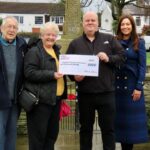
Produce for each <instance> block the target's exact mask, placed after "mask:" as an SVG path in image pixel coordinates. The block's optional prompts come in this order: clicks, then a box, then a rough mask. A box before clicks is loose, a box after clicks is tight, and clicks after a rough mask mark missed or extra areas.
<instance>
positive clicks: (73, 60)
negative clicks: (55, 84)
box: [59, 54, 99, 76]
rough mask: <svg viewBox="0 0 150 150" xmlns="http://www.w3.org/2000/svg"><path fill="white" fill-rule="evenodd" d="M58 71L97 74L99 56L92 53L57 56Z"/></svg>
mask: <svg viewBox="0 0 150 150" xmlns="http://www.w3.org/2000/svg"><path fill="white" fill-rule="evenodd" d="M59 72H60V73H62V74H64V75H83V76H98V73H99V58H98V56H94V55H71V54H62V55H60V56H59Z"/></svg>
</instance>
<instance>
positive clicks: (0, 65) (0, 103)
mask: <svg viewBox="0 0 150 150" xmlns="http://www.w3.org/2000/svg"><path fill="white" fill-rule="evenodd" d="M16 49H17V51H16V54H17V56H16V58H17V72H16V77H15V89H14V92H15V94H14V95H15V98H14V102H15V103H16V101H17V98H18V95H19V93H20V90H21V87H22V83H23V60H24V53H25V52H26V50H27V44H26V42H25V40H24V39H23V38H21V37H17V38H16ZM7 82H8V79H7V73H6V66H5V61H4V56H3V50H2V45H1V43H0V109H3V108H8V107H10V106H11V105H12V101H11V100H10V98H9V92H8V83H7Z"/></svg>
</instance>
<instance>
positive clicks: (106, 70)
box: [67, 32, 124, 93]
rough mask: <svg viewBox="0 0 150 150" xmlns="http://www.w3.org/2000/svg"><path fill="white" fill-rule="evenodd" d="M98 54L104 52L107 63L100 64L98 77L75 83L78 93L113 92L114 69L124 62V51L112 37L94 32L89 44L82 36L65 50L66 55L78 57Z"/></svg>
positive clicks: (84, 36) (86, 78)
mask: <svg viewBox="0 0 150 150" xmlns="http://www.w3.org/2000/svg"><path fill="white" fill-rule="evenodd" d="M99 52H105V53H106V54H107V55H108V57H109V62H108V63H104V62H100V65H99V76H98V77H88V76H86V77H85V78H84V79H83V80H82V81H81V82H77V84H78V90H79V91H80V92H84V93H101V92H109V91H114V90H115V87H114V82H115V74H114V70H115V68H114V67H115V65H117V64H118V63H122V62H123V61H124V50H123V48H122V46H121V45H120V43H119V42H118V41H117V40H116V39H115V38H114V37H113V36H112V35H108V34H104V33H99V32H96V34H95V40H94V41H93V42H90V41H89V40H88V39H87V38H86V35H85V34H83V35H82V36H81V37H79V38H77V39H75V40H73V41H72V42H71V43H70V45H69V48H68V50H67V54H79V55H97V54H98V53H99ZM71 79H73V78H71Z"/></svg>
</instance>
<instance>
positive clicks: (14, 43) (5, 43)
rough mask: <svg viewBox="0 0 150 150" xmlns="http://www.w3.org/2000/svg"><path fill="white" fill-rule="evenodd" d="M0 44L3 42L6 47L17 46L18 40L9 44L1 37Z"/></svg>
mask: <svg viewBox="0 0 150 150" xmlns="http://www.w3.org/2000/svg"><path fill="white" fill-rule="evenodd" d="M0 42H1V43H2V45H4V46H9V45H14V46H16V39H14V40H13V41H12V42H11V43H9V42H8V41H6V40H5V39H4V38H2V37H0Z"/></svg>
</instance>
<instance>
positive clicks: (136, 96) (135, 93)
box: [132, 90, 141, 101]
mask: <svg viewBox="0 0 150 150" xmlns="http://www.w3.org/2000/svg"><path fill="white" fill-rule="evenodd" d="M132 96H133V101H137V100H139V99H140V97H141V91H139V90H134V91H133V93H132Z"/></svg>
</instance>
